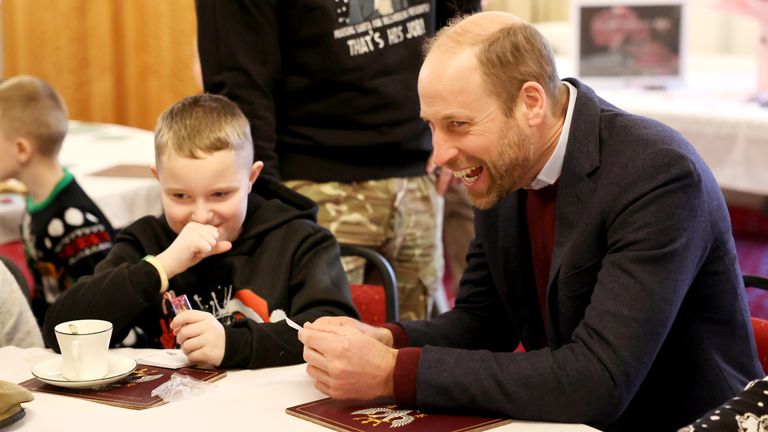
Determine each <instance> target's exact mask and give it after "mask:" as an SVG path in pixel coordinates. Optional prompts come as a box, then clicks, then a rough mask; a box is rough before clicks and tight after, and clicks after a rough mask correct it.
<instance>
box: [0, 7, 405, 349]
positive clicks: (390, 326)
mask: <svg viewBox="0 0 768 432" xmlns="http://www.w3.org/2000/svg"><path fill="white" fill-rule="evenodd" d="M0 1H2V0H0ZM382 327H384V328H385V329H387V330H389V331H390V332H392V345H393V346H392V348H395V349H397V348H405V347H407V346H410V343H409V342H408V335H407V334H405V330H403V328H402V327H401V326H400V324H397V323H386V324H384V325H383V326H382Z"/></svg>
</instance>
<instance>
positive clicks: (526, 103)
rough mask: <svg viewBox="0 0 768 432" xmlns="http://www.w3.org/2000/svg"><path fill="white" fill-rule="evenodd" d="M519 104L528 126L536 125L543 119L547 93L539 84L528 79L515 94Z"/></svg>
mask: <svg viewBox="0 0 768 432" xmlns="http://www.w3.org/2000/svg"><path fill="white" fill-rule="evenodd" d="M517 98H518V102H519V105H520V106H521V107H522V108H523V110H522V111H521V112H522V113H523V116H524V117H523V120H524V121H525V122H526V123H527V124H528V126H530V127H534V126H538V125H539V124H540V123H541V122H542V121H543V120H544V114H545V110H546V105H547V104H546V102H547V95H546V93H545V92H544V87H542V86H541V84H539V83H537V82H534V81H528V82H527V83H525V84H523V86H522V87H521V88H520V94H519V95H518V96H517Z"/></svg>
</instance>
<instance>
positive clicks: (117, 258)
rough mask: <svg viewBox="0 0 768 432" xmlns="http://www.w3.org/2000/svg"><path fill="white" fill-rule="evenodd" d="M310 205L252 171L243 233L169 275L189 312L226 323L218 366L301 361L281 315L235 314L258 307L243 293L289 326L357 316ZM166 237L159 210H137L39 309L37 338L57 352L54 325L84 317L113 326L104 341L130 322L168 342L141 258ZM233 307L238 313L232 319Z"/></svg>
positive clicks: (172, 290)
mask: <svg viewBox="0 0 768 432" xmlns="http://www.w3.org/2000/svg"><path fill="white" fill-rule="evenodd" d="M316 211H317V208H316V206H315V204H314V202H312V201H311V200H309V199H307V198H305V197H303V196H302V195H299V194H297V193H295V192H293V191H290V190H288V189H286V188H284V187H283V186H281V185H279V184H277V183H274V182H271V181H269V180H266V179H262V178H259V179H258V180H257V181H256V183H254V186H253V191H252V193H251V194H250V195H249V198H248V211H247V214H246V217H245V221H244V222H243V231H242V233H241V234H240V236H239V237H238V238H237V239H236V240H235V241H234V242H233V244H232V249H231V250H230V251H228V252H226V253H223V254H220V255H214V256H211V257H208V258H206V259H204V260H203V261H201V262H200V263H198V264H197V265H195V266H193V267H190V268H189V269H187V270H186V271H185V272H183V273H180V274H178V275H176V276H175V277H173V278H172V279H171V280H170V285H169V288H168V292H169V294H174V295H176V296H178V295H182V294H186V295H187V297H188V298H189V301H190V302H191V303H192V307H193V308H194V309H201V310H205V311H208V312H211V313H212V314H214V315H215V316H217V317H220V319H222V321H225V322H229V324H228V325H225V337H226V349H225V353H224V360H223V361H222V364H221V365H220V367H222V368H258V367H269V366H278V365H286V364H293V363H299V362H301V361H303V360H302V348H303V346H302V344H301V342H299V340H298V339H297V337H296V331H295V330H293V329H291V328H290V327H288V325H287V324H286V323H285V322H282V321H281V322H273V323H257V322H256V321H255V320H253V319H250V318H246V317H241V315H246V316H251V317H253V316H254V315H253V312H254V310H255V311H256V312H257V313H258V312H259V308H258V306H259V304H260V303H261V305H262V306H263V302H261V301H260V300H259V299H258V298H256V301H255V302H254V301H253V299H254V298H255V296H254V295H253V294H256V295H257V296H259V297H260V298H261V299H263V300H264V301H265V302H266V306H267V309H268V312H267V314H270V313H272V312H273V311H274V310H275V309H282V310H283V311H284V312H285V313H286V314H287V315H288V316H289V317H291V318H292V319H293V320H294V321H296V322H298V323H299V324H303V323H304V322H306V321H314V320H315V319H317V318H318V317H320V316H323V315H348V316H353V317H357V311H356V310H355V308H354V306H353V305H352V300H351V296H350V294H349V285H348V281H347V277H346V275H345V273H344V270H343V269H342V267H341V263H340V260H339V248H338V245H337V243H336V240H335V238H334V237H333V235H332V234H331V233H330V232H329V231H328V230H326V229H324V228H322V227H320V226H319V225H318V224H317V223H316V222H315V215H316ZM175 238H176V233H174V232H173V231H172V230H171V229H170V227H169V226H168V224H167V223H166V221H165V217H159V218H158V217H154V216H147V217H144V218H142V219H139V220H138V221H136V222H134V223H133V224H131V225H130V226H128V227H127V228H126V229H124V230H123V231H122V232H121V233H120V234H118V236H117V237H116V238H115V245H114V247H113V249H112V250H111V251H110V253H109V255H108V256H107V257H106V258H105V259H104V260H103V261H102V262H101V263H100V264H99V265H98V266H97V267H96V269H95V271H94V274H93V275H92V276H85V277H82V278H81V279H80V280H78V281H77V283H76V284H75V285H73V286H72V287H71V288H70V289H68V290H67V291H66V292H64V293H63V294H62V295H61V296H59V298H58V299H57V301H56V302H55V303H54V304H53V305H52V306H51V308H50V309H49V310H48V313H47V314H46V317H45V326H44V338H45V341H46V344H47V345H49V346H52V347H54V349H56V350H58V343H57V342H56V336H55V334H54V331H53V328H54V327H55V326H56V324H58V323H61V322H64V321H69V320H74V319H85V318H94V319H104V320H108V321H111V322H112V323H113V325H114V330H113V333H112V343H113V344H115V343H118V342H120V341H122V340H123V339H124V338H125V336H126V335H127V334H128V332H129V331H130V330H131V329H132V328H134V327H138V328H139V329H140V330H141V332H143V333H144V336H145V337H146V339H147V341H148V345H149V346H150V347H154V348H163V347H165V348H169V347H173V344H174V341H175V338H174V336H173V333H172V332H171V331H170V329H169V326H168V324H169V323H170V321H171V319H172V318H173V310H172V308H171V306H170V304H169V302H168V300H167V296H168V295H166V298H164V297H163V296H162V295H160V294H159V292H158V291H159V287H160V277H159V275H158V273H157V270H156V269H155V268H154V267H153V266H152V265H151V264H149V263H147V262H145V261H143V260H142V258H143V257H144V256H146V255H157V254H160V253H161V252H163V251H164V250H165V249H166V248H167V247H168V246H169V245H170V244H171V243H172V242H173V240H174V239H175ZM242 303H245V304H248V305H249V306H250V308H244V307H242V306H241V304H242ZM233 309H234V310H237V311H238V312H237V313H235V314H234V316H232V310H233ZM262 315H266V314H264V313H262Z"/></svg>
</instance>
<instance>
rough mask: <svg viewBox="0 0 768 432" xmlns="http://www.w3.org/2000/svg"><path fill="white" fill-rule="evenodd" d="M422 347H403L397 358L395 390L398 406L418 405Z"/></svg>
mask: <svg viewBox="0 0 768 432" xmlns="http://www.w3.org/2000/svg"><path fill="white" fill-rule="evenodd" d="M420 357H421V348H403V349H401V350H398V351H397V358H396V359H395V373H394V377H393V380H394V383H393V387H394V392H395V395H394V396H395V402H397V405H398V406H411V407H414V406H416V373H417V372H418V370H419V358H420Z"/></svg>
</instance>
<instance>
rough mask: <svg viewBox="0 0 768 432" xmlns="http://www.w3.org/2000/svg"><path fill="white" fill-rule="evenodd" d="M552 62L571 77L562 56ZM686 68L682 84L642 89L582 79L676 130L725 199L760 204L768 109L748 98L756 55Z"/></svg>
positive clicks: (766, 174) (702, 59)
mask: <svg viewBox="0 0 768 432" xmlns="http://www.w3.org/2000/svg"><path fill="white" fill-rule="evenodd" d="M557 64H558V69H559V70H560V75H561V76H562V77H567V76H571V71H572V66H571V64H570V62H569V61H568V60H567V59H565V58H560V59H558V62H557ZM686 71H687V72H686V75H685V80H684V81H683V84H682V85H680V86H677V87H671V88H668V89H646V88H642V87H638V86H635V85H633V83H632V82H631V81H625V82H614V83H612V84H611V83H606V82H599V81H596V82H594V83H592V82H590V80H589V79H587V80H586V81H585V82H586V83H587V84H589V85H591V86H593V88H594V89H595V91H596V92H597V94H598V95H600V96H601V97H603V98H605V99H606V100H608V101H609V102H611V103H613V104H614V105H616V106H618V107H619V108H621V109H624V110H626V111H628V112H630V113H633V114H639V115H643V116H646V117H650V118H653V119H656V120H659V121H661V122H662V123H665V124H667V125H669V126H671V127H672V128H674V129H675V130H677V131H678V132H680V133H681V134H682V135H683V136H684V137H685V138H686V139H688V141H689V142H690V143H691V144H692V145H693V146H694V147H695V148H696V150H697V151H698V152H699V154H701V156H702V158H703V159H704V161H705V162H706V163H707V165H708V166H709V167H710V169H711V170H712V173H713V174H714V175H715V178H716V179H717V181H718V183H719V184H720V187H721V188H722V189H723V190H724V192H725V193H726V198H729V196H730V197H732V198H735V199H740V198H745V196H749V195H751V196H753V198H754V199H756V200H757V201H755V202H753V204H754V203H756V204H757V205H759V206H762V205H765V197H767V196H768V169H766V164H768V107H761V106H759V105H758V104H757V103H756V102H755V101H753V100H750V98H751V97H752V96H753V95H754V92H755V89H756V88H757V59H756V58H755V57H753V56H739V55H696V56H691V57H689V58H688V62H687V68H686ZM752 201H754V200H752ZM729 203H732V202H730V200H729ZM736 204H739V203H736Z"/></svg>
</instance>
